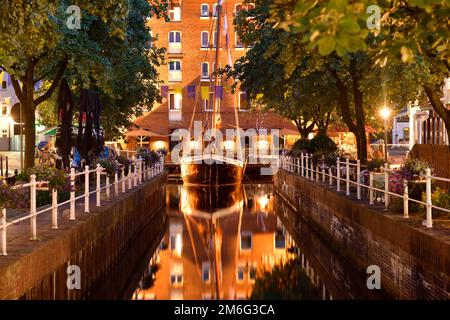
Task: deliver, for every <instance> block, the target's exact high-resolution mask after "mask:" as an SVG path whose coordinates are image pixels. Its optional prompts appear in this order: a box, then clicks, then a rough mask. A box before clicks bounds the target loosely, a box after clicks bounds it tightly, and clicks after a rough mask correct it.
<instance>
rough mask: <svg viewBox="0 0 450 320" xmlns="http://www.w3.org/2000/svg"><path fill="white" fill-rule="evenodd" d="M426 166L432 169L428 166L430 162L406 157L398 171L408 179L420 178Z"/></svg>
mask: <svg viewBox="0 0 450 320" xmlns="http://www.w3.org/2000/svg"><path fill="white" fill-rule="evenodd" d="M427 168H430V169H432V168H431V167H430V164H429V163H428V162H426V161H425V160H421V159H411V158H408V159H406V161H405V163H404V164H403V166H402V167H401V168H400V172H401V174H402V175H403V177H404V178H405V179H407V180H408V181H410V180H415V179H417V178H420V177H421V176H422V175H424V174H425V170H426V169H427ZM432 170H433V169H432Z"/></svg>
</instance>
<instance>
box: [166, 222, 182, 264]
mask: <svg viewBox="0 0 450 320" xmlns="http://www.w3.org/2000/svg"><path fill="white" fill-rule="evenodd" d="M169 234H170V236H169V247H170V252H171V253H172V254H173V255H176V256H179V257H180V256H181V254H182V251H183V238H182V234H183V226H182V225H180V224H171V225H170V226H169Z"/></svg>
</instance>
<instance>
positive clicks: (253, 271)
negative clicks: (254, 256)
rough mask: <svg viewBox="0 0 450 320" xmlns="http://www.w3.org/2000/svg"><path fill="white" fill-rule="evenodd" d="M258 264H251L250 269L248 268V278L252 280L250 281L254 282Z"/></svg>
mask: <svg viewBox="0 0 450 320" xmlns="http://www.w3.org/2000/svg"><path fill="white" fill-rule="evenodd" d="M256 271H257V269H256V265H252V266H250V268H249V270H248V279H249V280H250V282H254V281H255V279H256Z"/></svg>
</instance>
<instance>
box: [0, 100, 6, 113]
mask: <svg viewBox="0 0 450 320" xmlns="http://www.w3.org/2000/svg"><path fill="white" fill-rule="evenodd" d="M0 108H1V112H2V116H7V115H8V106H7V105H6V103H4V102H2V103H1V105H0Z"/></svg>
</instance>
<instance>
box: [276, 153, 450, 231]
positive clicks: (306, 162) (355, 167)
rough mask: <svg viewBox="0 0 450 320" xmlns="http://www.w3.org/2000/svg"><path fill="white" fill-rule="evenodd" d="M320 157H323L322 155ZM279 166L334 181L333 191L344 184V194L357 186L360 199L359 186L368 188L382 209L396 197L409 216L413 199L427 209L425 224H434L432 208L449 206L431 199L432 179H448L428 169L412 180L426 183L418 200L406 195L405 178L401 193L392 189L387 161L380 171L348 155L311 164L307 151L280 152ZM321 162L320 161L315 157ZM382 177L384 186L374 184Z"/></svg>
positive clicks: (302, 174) (373, 201)
mask: <svg viewBox="0 0 450 320" xmlns="http://www.w3.org/2000/svg"><path fill="white" fill-rule="evenodd" d="M321 160H323V159H321ZM280 161H281V163H280V167H281V168H282V169H284V170H286V171H289V172H292V173H296V174H299V175H301V176H302V177H304V178H306V179H310V180H312V181H316V182H323V183H324V182H326V181H327V180H328V183H329V185H330V186H333V185H334V184H336V191H338V192H340V191H341V188H342V187H343V186H344V187H345V194H346V196H351V186H354V187H356V199H357V200H361V199H362V190H366V191H367V197H368V200H369V204H370V205H374V204H375V200H376V193H379V194H381V195H382V198H381V201H382V202H383V203H384V207H385V210H388V208H389V205H390V198H391V197H396V198H401V199H402V200H403V217H404V218H405V219H407V218H409V203H410V202H414V203H417V204H419V205H423V206H424V207H425V211H426V219H425V223H424V224H425V226H426V227H427V228H432V227H433V217H432V212H433V209H435V210H440V211H443V212H446V213H450V210H449V209H446V208H442V207H439V206H436V205H433V203H432V181H433V180H435V181H442V182H450V179H447V178H442V177H435V176H432V175H431V169H426V170H425V174H424V175H422V176H420V178H421V180H419V181H415V182H419V183H424V184H425V186H426V187H425V194H426V201H425V202H424V201H420V200H417V199H413V198H410V197H409V193H408V180H406V179H403V180H402V181H401V182H402V184H403V193H402V194H399V193H396V192H392V191H391V190H390V188H389V183H390V182H392V181H393V180H391V179H390V178H391V175H392V174H393V173H394V170H392V169H390V168H389V165H388V164H385V165H384V168H382V172H381V173H374V172H368V171H367V170H365V171H361V163H360V161H359V160H356V163H354V162H350V159H349V158H346V159H345V160H344V161H342V159H339V158H337V160H336V163H335V164H333V165H332V166H328V165H326V164H323V161H322V163H321V164H316V166H314V161H313V156H312V155H310V154H301V155H300V157H291V156H280ZM316 162H320V161H316ZM366 175H368V176H369V183H368V185H367V184H365V183H364V177H365V176H366ZM380 178H381V182H382V183H381V184H382V185H384V187H383V189H381V188H377V187H375V181H376V179H380Z"/></svg>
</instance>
